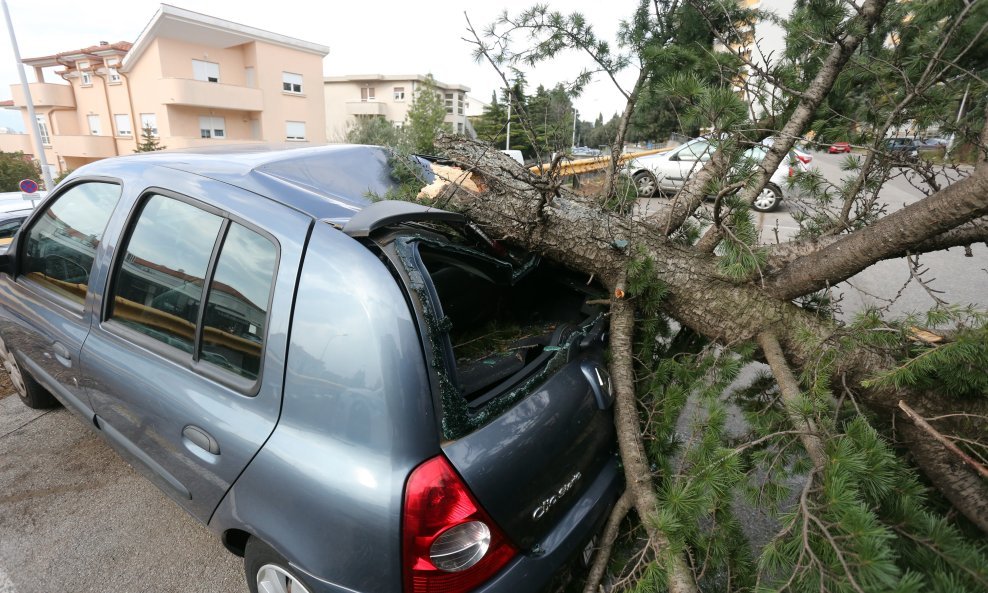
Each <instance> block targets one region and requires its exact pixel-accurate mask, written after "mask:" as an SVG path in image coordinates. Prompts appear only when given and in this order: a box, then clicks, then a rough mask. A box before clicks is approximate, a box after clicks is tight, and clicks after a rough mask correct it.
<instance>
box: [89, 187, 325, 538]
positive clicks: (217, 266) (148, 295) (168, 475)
mask: <svg viewBox="0 0 988 593" xmlns="http://www.w3.org/2000/svg"><path fill="white" fill-rule="evenodd" d="M195 177H196V176H193V175H191V174H181V173H177V172H174V171H173V172H171V173H169V174H168V175H167V179H165V178H164V177H162V178H160V179H158V181H159V183H161V184H162V185H164V183H165V182H166V181H167V183H168V184H169V187H170V188H171V189H170V190H164V189H161V186H158V187H153V186H152V187H149V188H147V189H145V190H144V191H143V192H141V195H140V198H139V199H138V200H137V201H136V204H135V207H134V210H133V212H132V214H131V216H130V220H129V221H128V223H127V226H126V230H125V232H124V233H123V234H122V236H121V239H120V242H119V244H118V245H116V246H115V249H114V256H113V264H112V268H111V270H110V273H109V275H108V278H107V279H106V290H105V292H104V293H103V295H102V298H101V299H100V303H99V305H100V309H99V312H100V315H99V319H98V322H97V323H96V324H95V325H94V327H93V330H92V333H91V335H90V339H89V340H87V342H86V345H85V348H84V350H83V363H84V365H85V371H86V374H87V377H88V383H87V387H88V389H89V393H90V397H91V399H92V402H93V407H94V409H95V410H96V422H97V425H98V426H99V427H100V429H101V430H103V431H104V433H105V434H106V435H107V436H108V437H109V439H110V440H111V441H112V442H113V443H114V445H115V447H116V448H117V449H118V450H119V451H121V452H122V453H123V454H124V455H126V456H128V457H129V458H131V459H133V460H136V461H137V462H138V466H139V467H140V469H141V470H142V471H143V472H144V473H145V474H146V475H148V476H149V477H150V478H151V479H152V480H153V481H154V482H156V483H157V484H158V485H159V486H160V487H161V488H162V490H164V491H165V492H166V493H167V494H169V495H170V496H171V497H172V498H174V499H175V500H176V501H177V502H178V503H179V504H180V505H182V506H183V507H184V508H186V510H188V511H189V512H190V513H191V514H192V515H193V516H195V517H197V518H198V519H200V520H202V521H204V522H206V521H208V520H209V517H210V516H211V514H212V512H213V510H214V509H215V508H216V506H217V504H218V503H219V501H220V500H221V499H222V497H223V495H224V494H225V493H226V492H227V490H228V489H229V488H230V486H231V485H232V484H233V482H234V481H235V480H236V478H237V477H238V476H239V475H240V473H241V472H242V471H243V469H244V468H245V467H246V466H247V463H248V462H249V461H250V460H251V459H252V458H253V456H254V455H255V454H256V453H257V451H258V450H259V449H260V447H261V446H262V444H263V443H264V442H265V440H266V439H267V438H268V436H269V435H270V434H271V431H272V430H273V429H274V426H275V424H276V423H277V420H278V414H279V411H280V404H281V388H282V381H283V377H284V368H283V364H284V363H283V361H284V359H285V352H286V348H287V335H288V327H289V322H290V312H291V306H292V301H293V298H294V289H295V282H296V279H297V277H298V270H299V266H300V263H301V259H302V251H303V245H304V242H305V239H306V237H307V235H308V232H309V228H310V226H311V219H310V218H309V217H308V216H305V215H303V214H301V213H299V212H296V211H294V210H291V209H288V208H285V207H284V206H281V205H279V204H276V203H275V202H272V201H270V200H267V199H265V198H263V197H261V196H257V195H254V194H251V193H249V192H246V191H243V190H239V189H237V188H234V187H232V186H229V185H226V184H223V183H218V182H213V181H210V180H205V179H202V178H195ZM151 178H152V179H153V176H151ZM190 178H194V179H190ZM175 190H177V191H175ZM207 197H208V199H207Z"/></svg>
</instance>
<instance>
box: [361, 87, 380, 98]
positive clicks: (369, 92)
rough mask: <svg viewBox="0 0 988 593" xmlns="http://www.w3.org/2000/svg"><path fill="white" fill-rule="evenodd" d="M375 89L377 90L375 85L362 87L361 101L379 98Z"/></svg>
mask: <svg viewBox="0 0 988 593" xmlns="http://www.w3.org/2000/svg"><path fill="white" fill-rule="evenodd" d="M375 91H376V89H375V87H372V86H365V87H361V88H360V100H361V101H376V100H377V98H376V95H377V93H376V92H375Z"/></svg>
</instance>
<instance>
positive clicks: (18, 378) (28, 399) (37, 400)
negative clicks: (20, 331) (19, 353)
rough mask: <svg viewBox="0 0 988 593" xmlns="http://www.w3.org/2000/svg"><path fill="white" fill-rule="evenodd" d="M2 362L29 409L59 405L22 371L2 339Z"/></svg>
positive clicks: (0, 351)
mask: <svg viewBox="0 0 988 593" xmlns="http://www.w3.org/2000/svg"><path fill="white" fill-rule="evenodd" d="M0 362H2V363H3V368H4V370H6V371H7V376H8V377H10V382H11V384H13V386H14V390H15V391H17V395H19V396H20V398H21V401H22V402H24V405H26V406H27V407H29V408H34V409H36V410H37V409H43V408H54V407H55V406H57V405H58V400H57V399H55V398H54V397H53V396H52V394H50V393H48V391H47V390H46V389H45V388H44V387H42V386H41V385H39V384H38V382H37V381H35V380H34V378H33V377H31V375H28V374H26V373H24V372H22V371H21V367H20V365H19V364H17V359H16V358H14V353H13V352H11V351H10V349H9V348H7V343H6V342H4V341H3V338H2V337H0Z"/></svg>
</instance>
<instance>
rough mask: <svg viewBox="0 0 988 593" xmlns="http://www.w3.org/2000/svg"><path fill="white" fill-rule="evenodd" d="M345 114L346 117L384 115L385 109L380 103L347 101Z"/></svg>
mask: <svg viewBox="0 0 988 593" xmlns="http://www.w3.org/2000/svg"><path fill="white" fill-rule="evenodd" d="M346 112H347V115H385V114H386V113H387V109H386V105H385V104H384V103H381V102H380V101H349V102H348V103H347V104H346Z"/></svg>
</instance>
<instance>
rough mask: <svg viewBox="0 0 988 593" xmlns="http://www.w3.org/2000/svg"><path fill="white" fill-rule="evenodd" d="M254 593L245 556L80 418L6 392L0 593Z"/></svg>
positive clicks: (1, 427)
mask: <svg viewBox="0 0 988 593" xmlns="http://www.w3.org/2000/svg"><path fill="white" fill-rule="evenodd" d="M5 378H6V377H4V379H5ZM246 590H247V586H246V583H245V582H244V577H243V564H242V562H241V560H240V559H239V558H237V557H235V556H233V555H232V554H230V553H229V552H227V551H226V549H225V548H223V545H222V544H221V543H220V542H219V540H218V539H216V538H214V537H213V536H212V534H211V533H209V532H208V531H207V530H206V528H205V527H203V526H202V525H200V524H199V523H198V522H196V521H195V520H194V519H192V517H190V516H188V515H187V514H186V513H185V512H184V511H182V510H181V509H180V508H179V507H178V506H177V505H176V504H175V503H173V502H172V501H171V500H170V499H169V498H167V497H166V496H165V495H164V494H162V493H160V492H159V491H158V490H157V489H156V488H155V487H154V486H153V485H152V484H151V483H150V482H148V481H147V480H146V479H144V478H143V477H142V476H140V475H139V474H137V473H136V472H135V471H134V470H133V469H132V468H131V467H130V466H129V465H128V464H127V463H126V462H124V461H123V460H122V459H121V458H120V457H119V456H118V455H117V454H116V453H114V452H113V450H112V449H110V447H109V446H108V445H107V444H106V443H105V442H104V441H103V440H102V439H101V438H100V437H99V436H98V435H97V434H96V433H95V431H94V430H92V429H90V428H88V427H87V426H86V425H85V423H84V421H83V420H82V419H81V418H78V417H77V416H74V415H72V414H70V413H69V412H68V411H66V410H65V409H62V408H56V409H54V410H40V411H38V410H31V409H28V408H27V407H25V406H24V405H23V404H22V403H21V402H20V400H19V398H18V397H17V396H16V395H13V394H10V395H6V396H3V395H0V593H55V592H63V591H64V592H69V591H71V592H72V593H87V592H92V593H105V592H108V591H112V592H114V593H137V592H149V593H150V592H154V593H169V592H176V593H178V592H183V593H185V592H200V591H202V592H206V591H208V592H211V593H214V592H215V593H227V592H229V593H243V592H245V591H246Z"/></svg>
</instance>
